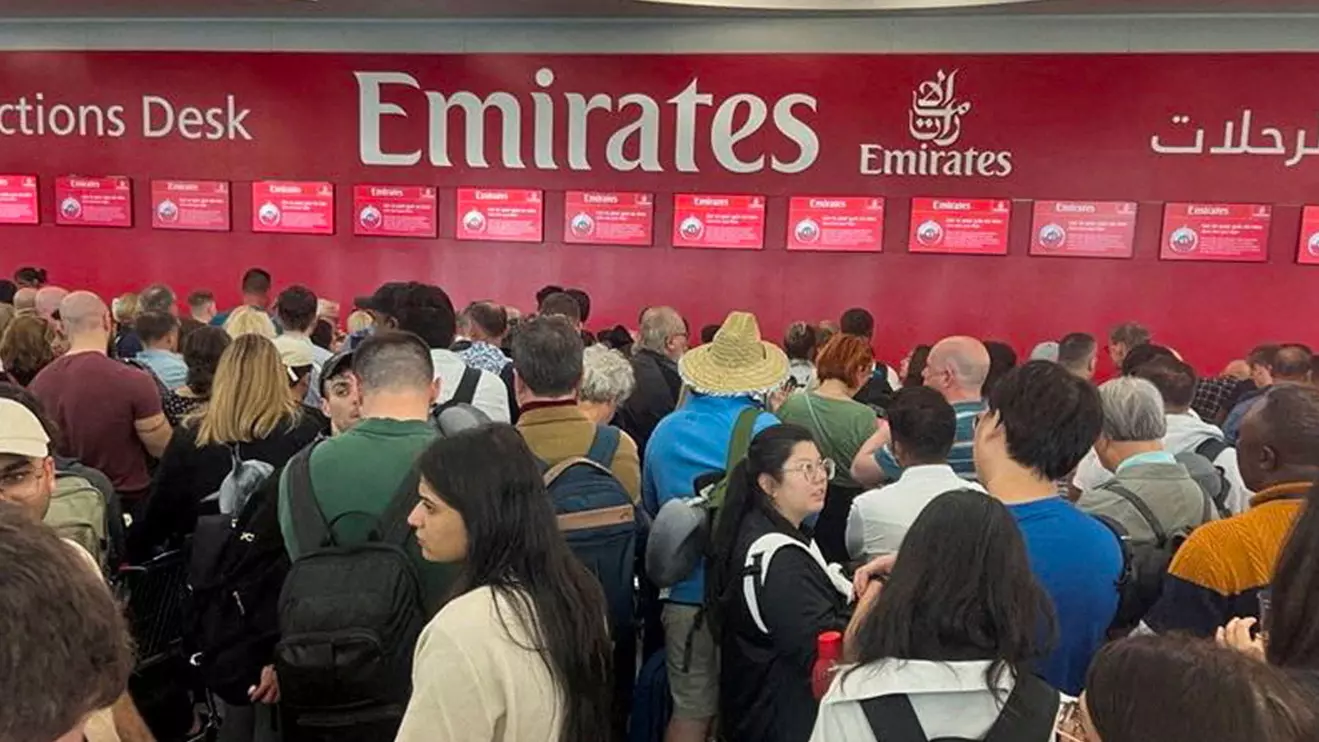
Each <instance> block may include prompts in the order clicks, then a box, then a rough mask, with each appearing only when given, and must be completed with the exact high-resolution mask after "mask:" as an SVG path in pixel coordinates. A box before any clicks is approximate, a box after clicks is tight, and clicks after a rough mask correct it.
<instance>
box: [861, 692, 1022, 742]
mask: <svg viewBox="0 0 1319 742" xmlns="http://www.w3.org/2000/svg"><path fill="white" fill-rule="evenodd" d="M861 711H862V713H864V714H865V715H866V723H868V724H869V725H870V731H871V732H873V733H874V735H875V739H876V740H879V742H929V739H930V738H929V737H927V736H925V729H924V728H923V727H922V726H921V720H920V719H919V718H917V716H916V709H914V708H912V707H911V701H910V700H909V699H908V698H907V694H905V693H895V694H890V695H887V696H876V697H874V698H867V699H866V700H864V701H862V702H861ZM1041 739H1043V737H1041Z"/></svg>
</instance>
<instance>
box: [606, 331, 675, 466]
mask: <svg viewBox="0 0 1319 742" xmlns="http://www.w3.org/2000/svg"><path fill="white" fill-rule="evenodd" d="M632 371H633V373H634V374H635V375H636V377H637V386H636V388H635V389H634V390H633V391H632V396H630V397H628V398H627V401H626V402H624V403H623V404H621V405H619V407H618V415H617V417H616V418H615V424H616V425H617V426H618V427H619V428H622V430H623V432H625V433H627V434H628V435H630V436H632V440H634V441H636V442H637V451H639V452H642V455H644V452H645V450H646V442H647V441H649V440H650V434H651V433H653V432H655V426H657V425H659V422H660V420H663V419H664V416H665V415H667V414H669V413H670V412H673V408H674V407H676V406H677V405H678V395H679V393H680V392H681V391H682V377H681V376H679V375H678V364H676V363H674V362H673V361H672V360H671V359H670V358H668V357H667V356H663V355H660V354H659V353H656V352H655V351H653V350H646V349H644V348H642V349H640V350H638V351H637V352H636V353H635V354H634V355H633V356H632Z"/></svg>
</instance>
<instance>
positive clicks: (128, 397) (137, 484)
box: [28, 353, 161, 498]
mask: <svg viewBox="0 0 1319 742" xmlns="http://www.w3.org/2000/svg"><path fill="white" fill-rule="evenodd" d="M28 388H29V391H31V392H32V393H33V394H35V395H36V396H37V398H38V399H40V400H41V404H42V405H43V406H44V407H45V408H46V414H47V415H49V416H50V418H51V420H53V421H54V422H55V424H56V425H58V426H59V429H60V437H61V438H62V439H63V440H62V441H61V442H60V443H61V445H60V453H62V454H64V455H65V456H72V457H74V458H76V459H78V460H79V461H81V462H82V463H83V464H86V465H87V466H90V467H92V468H93V469H98V470H100V471H101V473H103V474H105V476H107V477H109V478H110V481H111V482H112V483H113V484H114V487H115V489H116V490H118V491H119V492H120V493H121V494H124V495H127V496H129V497H130V498H131V497H132V496H134V495H137V494H142V493H145V491H146V489H147V487H148V486H150V484H151V475H150V474H149V473H148V471H147V453H146V450H145V449H144V448H143V447H142V441H141V440H140V439H138V437H137V429H136V428H135V427H134V426H133V423H134V422H135V421H137V420H145V419H146V418H149V417H153V416H155V415H159V414H161V406H160V392H159V391H158V390H157V388H156V382H155V381H153V380H152V379H151V377H150V376H148V375H147V373H146V372H145V371H142V370H141V369H137V368H133V367H132V366H129V365H128V364H125V363H120V362H119V361H116V360H112V359H110V358H108V357H106V356H105V355H103V354H101V353H73V354H70V355H66V356H63V357H61V358H57V359H55V361H54V362H53V363H51V364H50V365H49V366H47V367H46V368H44V369H42V371H41V373H39V374H37V378H35V379H33V380H32V384H31V385H30V386H29V387H28Z"/></svg>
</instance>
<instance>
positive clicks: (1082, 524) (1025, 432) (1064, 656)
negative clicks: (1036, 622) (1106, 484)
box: [975, 361, 1122, 696]
mask: <svg viewBox="0 0 1319 742" xmlns="http://www.w3.org/2000/svg"><path fill="white" fill-rule="evenodd" d="M1103 419H1104V411H1103V405H1102V403H1101V402H1100V399H1099V392H1098V391H1097V390H1096V389H1095V387H1094V385H1092V384H1091V383H1090V382H1088V381H1085V380H1084V379H1080V378H1077V377H1076V376H1073V375H1072V374H1070V373H1068V372H1067V371H1066V370H1065V369H1064V368H1062V367H1061V366H1059V365H1057V364H1055V363H1050V362H1048V361H1031V362H1030V363H1027V364H1026V365H1024V366H1021V367H1019V368H1016V369H1014V370H1012V371H1010V372H1008V374H1007V375H1006V376H1004V377H1003V379H1002V380H1001V381H999V383H998V385H997V386H995V387H994V390H993V392H992V393H991V394H990V395H989V400H988V411H987V412H986V413H985V414H984V415H983V416H982V417H981V418H980V421H979V424H978V425H977V426H976V433H975V463H976V470H977V471H978V472H979V474H980V483H981V484H983V485H984V486H985V488H986V489H987V490H989V493H990V495H992V496H993V497H996V498H998V499H999V500H1000V501H1002V502H1003V504H1005V505H1007V507H1008V510H1010V511H1012V514H1013V516H1015V517H1016V519H1017V525H1018V526H1020V527H1021V535H1022V538H1023V539H1024V540H1025V542H1026V551H1027V553H1028V556H1029V557H1030V563H1031V568H1032V569H1033V570H1034V571H1035V578H1036V579H1037V580H1039V582H1040V585H1041V586H1042V587H1044V589H1045V591H1046V592H1048V593H1049V597H1050V598H1052V600H1053V605H1054V612H1055V617H1056V619H1057V627H1058V631H1057V641H1056V642H1055V643H1054V645H1053V651H1052V652H1051V653H1050V654H1049V655H1048V656H1047V657H1045V658H1044V659H1043V660H1042V661H1041V662H1040V663H1039V664H1038V665H1037V667H1036V669H1037V671H1038V673H1039V675H1040V676H1041V677H1043V678H1044V679H1045V680H1046V681H1048V682H1049V684H1050V685H1053V686H1054V687H1056V688H1058V689H1059V690H1061V691H1063V692H1064V693H1068V694H1071V695H1074V696H1075V695H1078V694H1080V692H1081V689H1082V686H1083V685H1084V682H1085V672H1086V669H1087V668H1088V667H1089V666H1090V659H1091V657H1093V656H1094V653H1095V651H1096V650H1098V649H1099V647H1100V645H1101V644H1103V643H1104V640H1105V638H1106V635H1107V632H1108V627H1109V625H1110V624H1111V623H1112V622H1113V618H1114V616H1115V615H1116V613H1117V607H1118V592H1117V584H1118V580H1119V579H1120V577H1121V575H1122V550H1121V548H1120V547H1119V545H1118V542H1117V537H1116V536H1114V535H1113V532H1112V531H1110V530H1109V529H1108V528H1107V527H1106V526H1105V525H1104V524H1102V523H1100V522H1099V521H1098V520H1096V519H1095V518H1093V517H1091V516H1089V515H1087V514H1085V513H1083V512H1081V511H1080V510H1079V509H1077V508H1076V507H1075V506H1074V505H1072V504H1071V503H1070V502H1068V501H1067V500H1065V499H1063V498H1062V497H1061V496H1060V495H1059V492H1058V488H1057V486H1056V484H1055V482H1056V481H1057V480H1059V479H1062V478H1063V477H1065V476H1067V475H1068V474H1069V473H1070V472H1071V471H1072V470H1073V469H1075V468H1076V465H1077V464H1078V463H1080V461H1081V459H1082V458H1083V457H1085V455H1086V452H1088V451H1089V450H1090V447H1091V446H1092V445H1094V442H1095V439H1096V438H1097V437H1098V436H1099V430H1100V426H1101V425H1102V423H1103Z"/></svg>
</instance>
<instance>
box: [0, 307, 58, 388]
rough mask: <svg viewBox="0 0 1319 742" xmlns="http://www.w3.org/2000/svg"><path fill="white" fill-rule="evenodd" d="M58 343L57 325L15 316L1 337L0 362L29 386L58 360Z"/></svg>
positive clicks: (20, 381) (7, 371)
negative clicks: (55, 341)
mask: <svg viewBox="0 0 1319 742" xmlns="http://www.w3.org/2000/svg"><path fill="white" fill-rule="evenodd" d="M54 340H55V326H54V325H52V324H51V323H50V322H48V321H46V320H45V319H43V318H42V317H39V316H36V315H20V316H18V317H15V318H14V321H13V322H10V323H9V327H7V328H5V334H4V336H3V337H0V363H2V364H4V369H5V372H6V373H8V374H9V375H10V376H12V377H13V378H14V380H15V381H17V382H18V383H19V384H21V385H23V386H27V385H28V384H31V383H32V380H33V379H34V378H36V376H37V374H38V373H40V372H41V369H43V368H45V367H46V366H48V365H50V362H51V361H53V360H55V349H54V348H53V347H52V345H51V343H52V342H54Z"/></svg>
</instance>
